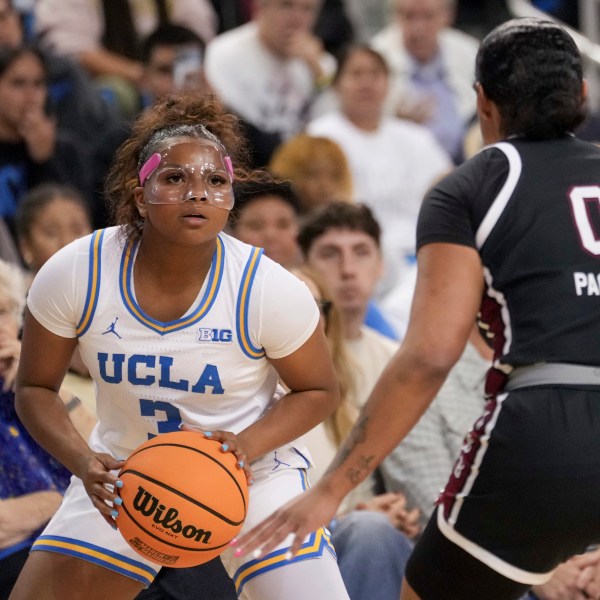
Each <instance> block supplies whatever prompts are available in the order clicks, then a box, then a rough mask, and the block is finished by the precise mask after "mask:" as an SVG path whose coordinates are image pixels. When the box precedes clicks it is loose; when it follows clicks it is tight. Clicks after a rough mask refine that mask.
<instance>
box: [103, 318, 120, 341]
mask: <svg viewBox="0 0 600 600" xmlns="http://www.w3.org/2000/svg"><path fill="white" fill-rule="evenodd" d="M118 320H119V317H115V320H114V321H113V322H112V323H111V324H110V325H109V326H108V327H107V328H106V331H104V332H102V335H106V334H107V333H114V334H115V335H116V336H117V337H118V338H119V339H122V338H121V336H120V335H119V334H118V333H117V330H116V326H117V321H118Z"/></svg>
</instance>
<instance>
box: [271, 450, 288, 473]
mask: <svg viewBox="0 0 600 600" xmlns="http://www.w3.org/2000/svg"><path fill="white" fill-rule="evenodd" d="M274 454H275V456H274V457H273V460H274V461H275V466H274V467H273V468H272V469H271V471H275V469H279V467H280V466H281V465H285V466H286V467H289V466H290V465H289V464H288V463H286V462H283V461H282V460H279V459H278V458H277V450H275V452H274Z"/></svg>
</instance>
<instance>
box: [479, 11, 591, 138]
mask: <svg viewBox="0 0 600 600" xmlns="http://www.w3.org/2000/svg"><path fill="white" fill-rule="evenodd" d="M475 80H476V82H478V83H480V84H481V86H482V87H483V91H484V92H485V95H486V96H487V97H488V98H489V99H490V100H492V101H493V102H494V103H495V104H496V105H497V107H498V110H499V111H500V117H501V119H502V128H503V131H502V133H503V134H504V135H505V136H509V135H523V136H525V137H527V138H530V139H551V138H556V137H560V136H562V135H564V134H565V133H568V132H572V131H574V130H575V129H576V128H577V126H578V125H580V124H581V123H582V122H583V120H584V119H585V116H586V108H585V100H584V99H583V97H582V83H583V65H582V60H581V55H580V53H579V50H578V49H577V46H576V45H575V42H574V41H573V38H571V36H570V35H569V34H568V33H567V32H566V31H565V30H564V29H563V28H562V27H559V26H558V25H557V24H556V23H553V22H551V21H544V20H541V19H535V18H525V19H513V20H511V21H507V22H506V23H503V24H502V25H500V26H499V27H497V28H496V29H494V30H493V31H492V32H491V33H490V34H489V35H487V36H486V37H485V38H484V40H483V41H482V42H481V46H480V47H479V51H478V53H477V59H476V62H475Z"/></svg>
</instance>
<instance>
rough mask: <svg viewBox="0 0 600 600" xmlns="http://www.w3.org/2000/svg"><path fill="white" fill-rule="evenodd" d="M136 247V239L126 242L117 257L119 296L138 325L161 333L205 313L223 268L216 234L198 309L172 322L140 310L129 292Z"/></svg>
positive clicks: (222, 245)
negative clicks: (206, 279) (118, 258)
mask: <svg viewBox="0 0 600 600" xmlns="http://www.w3.org/2000/svg"><path fill="white" fill-rule="evenodd" d="M136 248H137V242H134V243H130V244H129V245H128V246H127V248H126V249H125V250H124V251H123V256H122V258H121V272H120V276H119V281H120V284H119V285H120V290H121V298H122V299H123V303H124V304H125V306H126V307H127V310H128V311H129V312H130V313H131V314H132V315H133V316H134V317H135V318H136V319H137V320H138V321H139V322H140V323H141V324H142V325H145V326H146V327H148V328H149V329H152V330H153V331H156V332H157V333H160V335H165V334H167V333H171V332H173V331H179V330H180V329H185V328H186V327H189V326H190V325H193V324H194V323H197V322H198V321H200V319H202V317H204V315H206V313H207V312H208V311H209V310H210V309H211V307H212V305H213V303H214V301H215V300H216V298H217V294H218V292H219V288H220V286H221V280H222V279H223V271H224V265H225V246H224V244H223V241H222V240H221V238H220V237H218V236H217V247H216V249H215V253H214V254H213V258H212V263H211V265H210V271H209V273H208V284H207V286H206V291H205V292H204V296H203V297H202V300H201V301H200V304H199V305H198V308H196V310H194V312H193V313H192V314H191V315H188V316H186V317H182V318H181V319H177V320H175V321H169V322H168V323H162V322H161V321H157V320H156V319H152V318H151V317H149V316H148V315H146V314H145V313H144V311H143V310H142V309H141V308H140V306H139V305H138V303H137V302H136V301H135V298H134V296H133V293H132V281H133V262H134V261H133V257H134V256H135V250H136Z"/></svg>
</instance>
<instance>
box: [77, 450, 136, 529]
mask: <svg viewBox="0 0 600 600" xmlns="http://www.w3.org/2000/svg"><path fill="white" fill-rule="evenodd" d="M124 463H125V461H123V460H117V459H116V458H113V457H112V456H111V455H110V454H105V453H103V452H91V453H90V454H89V455H88V456H87V460H86V461H84V462H83V467H82V469H81V473H76V475H77V476H78V477H79V478H80V479H81V481H82V482H83V485H84V487H85V491H86V492H87V493H88V496H89V497H90V499H91V500H92V504H93V505H94V506H95V507H96V508H97V509H98V510H99V511H100V514H101V515H102V517H103V518H104V520H105V521H106V522H107V523H108V524H109V525H110V526H111V527H112V528H113V529H116V525H115V520H114V519H115V517H116V516H117V514H118V510H119V506H120V504H121V498H119V496H118V495H117V493H116V491H117V487H120V486H119V483H120V482H119V481H118V478H117V475H115V473H114V471H119V470H120V469H121V467H122V466H123V464H124ZM121 485H122V483H121ZM109 503H110V504H109Z"/></svg>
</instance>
